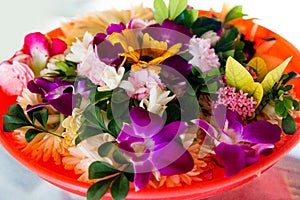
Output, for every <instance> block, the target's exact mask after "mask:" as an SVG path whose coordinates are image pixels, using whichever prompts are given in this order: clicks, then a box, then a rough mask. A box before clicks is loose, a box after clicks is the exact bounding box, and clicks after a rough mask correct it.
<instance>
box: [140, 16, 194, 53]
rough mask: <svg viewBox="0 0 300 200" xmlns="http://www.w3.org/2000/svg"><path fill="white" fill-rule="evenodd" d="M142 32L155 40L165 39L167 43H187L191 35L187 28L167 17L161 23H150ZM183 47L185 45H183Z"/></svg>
mask: <svg viewBox="0 0 300 200" xmlns="http://www.w3.org/2000/svg"><path fill="white" fill-rule="evenodd" d="M143 32H144V33H149V34H150V35H151V37H153V38H154V39H155V40H159V41H165V42H167V43H168V44H169V45H174V44H176V43H182V44H188V42H189V40H190V39H191V38H192V37H193V33H192V32H191V31H190V30H189V29H187V28H186V27H185V26H183V25H178V24H176V23H175V22H174V21H172V20H169V19H165V20H164V21H163V22H162V24H161V25H160V24H153V25H150V26H149V27H148V28H145V30H144V31H143ZM183 48H187V47H185V46H183Z"/></svg>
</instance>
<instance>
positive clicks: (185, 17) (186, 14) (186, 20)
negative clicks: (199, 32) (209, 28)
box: [175, 8, 198, 28]
mask: <svg viewBox="0 0 300 200" xmlns="http://www.w3.org/2000/svg"><path fill="white" fill-rule="evenodd" d="M197 18H198V10H195V9H193V8H191V9H190V10H187V9H185V10H184V11H183V12H182V13H181V14H180V15H179V16H178V17H177V18H176V19H175V23H176V24H179V25H184V26H185V27H187V28H191V27H192V25H193V23H194V22H195V21H196V20H197Z"/></svg>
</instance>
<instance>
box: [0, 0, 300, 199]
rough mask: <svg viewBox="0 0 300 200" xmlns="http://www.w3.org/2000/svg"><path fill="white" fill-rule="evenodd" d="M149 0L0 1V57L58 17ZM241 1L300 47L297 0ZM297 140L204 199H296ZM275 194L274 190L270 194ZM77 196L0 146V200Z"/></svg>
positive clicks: (195, 1) (215, 2) (210, 3)
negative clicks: (274, 159) (262, 169)
mask: <svg viewBox="0 0 300 200" xmlns="http://www.w3.org/2000/svg"><path fill="white" fill-rule="evenodd" d="M137 2H138V3H140V2H144V4H145V5H148V6H150V5H151V4H152V3H151V1H149V0H144V1H136V0H126V1H119V0H110V1H107V0H88V1H87V0H43V1H40V0H26V1H20V0H9V1H4V0H1V1H0V27H1V34H0V60H1V61H2V60H4V59H8V58H9V57H10V56H12V55H13V53H14V52H15V51H16V50H17V49H19V48H20V47H21V45H22V42H23V37H24V36H25V35H26V34H27V33H29V32H33V31H42V32H46V31H49V30H51V29H53V28H55V27H57V26H58V25H59V22H60V21H62V20H67V19H69V18H71V17H72V16H78V15H81V14H82V13H84V12H86V11H93V10H100V9H107V8H111V7H115V8H129V7H130V6H131V5H133V4H136V3H137ZM189 2H191V4H192V5H194V6H195V7H197V8H200V9H209V8H210V7H212V8H214V9H215V10H220V8H221V5H222V3H223V2H224V1H222V0H201V1H199V0H191V1H189ZM227 2H231V3H235V4H239V5H243V7H244V11H245V13H248V14H249V16H250V17H257V18H258V20H257V23H259V24H261V25H264V26H265V27H267V28H269V29H271V30H273V31H275V32H276V33H278V34H280V35H281V36H283V37H284V38H286V39H287V40H288V41H290V42H291V43H292V44H294V45H295V46H296V47H297V48H298V49H300V39H299V38H300V37H299V36H300V29H299V27H297V26H296V24H297V23H296V22H295V19H299V17H298V13H299V11H298V8H299V7H298V6H296V5H297V4H296V3H297V1H294V0H285V1H284V2H285V3H284V4H283V3H282V1H272V0H264V1H260V0H251V1H249V0H239V1H238V0H232V1H230V0H229V1H227ZM299 169H300V144H299V145H297V146H296V147H295V148H294V149H293V151H291V152H290V153H289V154H288V155H286V156H285V157H284V158H282V159H281V160H280V161H279V162H278V163H277V164H276V165H275V166H274V167H272V168H271V169H270V170H268V171H267V172H266V173H264V174H263V175H262V176H261V177H260V178H257V179H254V180H253V181H251V182H249V183H247V184H244V185H243V186H240V187H238V188H235V189H233V190H231V191H228V192H225V193H223V194H220V195H218V196H215V197H212V198H209V199H211V200H217V199H224V200H227V199H228V200H229V199H243V200H254V199H255V200H257V199H258V200H260V199H266V200H268V199H270V200H289V199H292V200H297V199H300V181H298V180H300V170H299ZM274 194H275V195H274ZM16 199H22V200H83V199H85V198H83V197H80V196H77V195H73V194H70V193H68V192H65V191H63V190H61V189H59V188H57V187H55V186H53V185H51V184H49V183H47V182H46V181H44V180H43V179H41V178H40V177H38V176H36V175H35V174H33V173H32V172H30V171H29V170H27V169H26V168H24V167H23V166H22V165H20V164H19V163H18V162H17V161H15V160H14V159H13V158H12V157H11V156H10V155H8V154H7V152H6V151H5V150H4V149H3V148H2V147H1V145H0V200H16Z"/></svg>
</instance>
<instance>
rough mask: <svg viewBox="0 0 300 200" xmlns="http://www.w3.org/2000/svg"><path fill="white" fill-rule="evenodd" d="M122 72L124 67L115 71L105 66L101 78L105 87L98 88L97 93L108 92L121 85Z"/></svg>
mask: <svg viewBox="0 0 300 200" xmlns="http://www.w3.org/2000/svg"><path fill="white" fill-rule="evenodd" d="M124 72H125V68H124V67H119V69H118V71H117V70H116V69H115V68H114V67H111V66H106V67H105V68H104V70H103V72H102V77H101V78H102V81H103V82H104V83H105V86H101V87H98V91H110V90H113V89H115V88H117V87H118V86H119V85H120V83H121V80H122V78H123V75H124Z"/></svg>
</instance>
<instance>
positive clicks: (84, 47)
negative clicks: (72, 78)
mask: <svg viewBox="0 0 300 200" xmlns="http://www.w3.org/2000/svg"><path fill="white" fill-rule="evenodd" d="M92 40H93V35H92V34H90V33H88V32H86V33H85V34H84V36H83V39H82V41H80V40H79V39H78V38H77V41H76V42H73V44H72V46H71V47H70V50H71V53H69V54H68V55H67V56H66V59H67V60H69V61H73V62H75V63H80V62H82V61H83V60H84V58H85V56H86V54H87V52H88V51H89V50H90V49H92V45H90V43H91V41H92Z"/></svg>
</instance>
